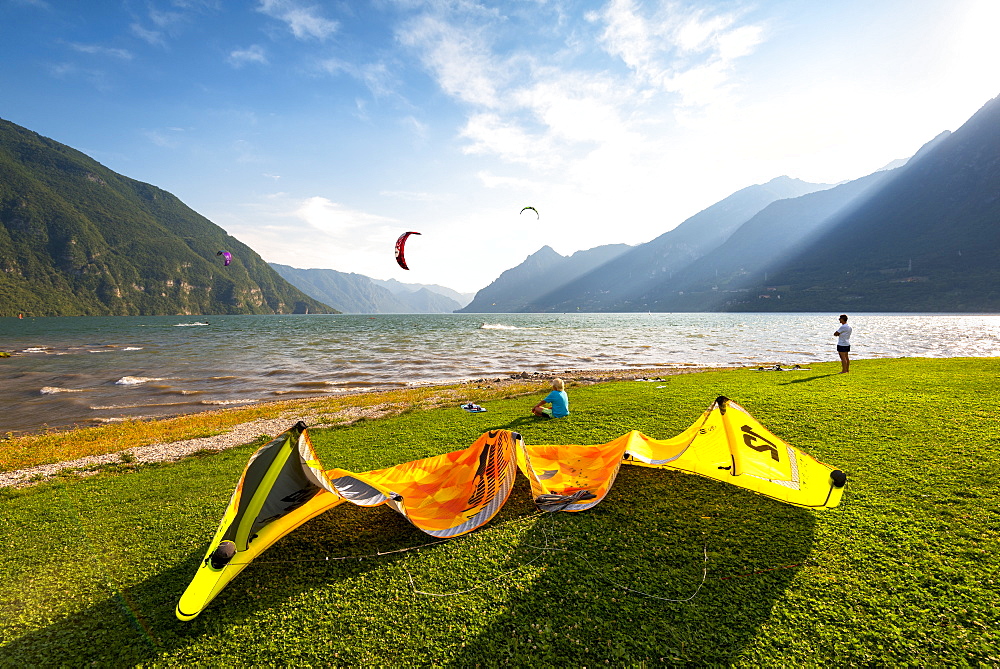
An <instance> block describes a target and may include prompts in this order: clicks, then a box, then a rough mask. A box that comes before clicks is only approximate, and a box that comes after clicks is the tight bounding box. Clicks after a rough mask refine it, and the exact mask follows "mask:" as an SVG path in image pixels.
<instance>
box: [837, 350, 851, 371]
mask: <svg viewBox="0 0 1000 669" xmlns="http://www.w3.org/2000/svg"><path fill="white" fill-rule="evenodd" d="M839 354H840V373H841V374H847V373H848V372H849V371H851V359H850V358H849V357H847V353H846V352H844V351H839Z"/></svg>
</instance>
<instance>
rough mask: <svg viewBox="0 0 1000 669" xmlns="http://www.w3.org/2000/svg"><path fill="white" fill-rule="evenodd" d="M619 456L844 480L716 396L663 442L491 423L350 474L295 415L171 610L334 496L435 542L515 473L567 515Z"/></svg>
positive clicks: (739, 475) (704, 471)
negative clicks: (434, 449) (416, 455)
mask: <svg viewBox="0 0 1000 669" xmlns="http://www.w3.org/2000/svg"><path fill="white" fill-rule="evenodd" d="M622 464H630V465H636V466H640V467H653V468H661V469H663V468H668V469H676V470H679V471H683V472H687V473H691V474H697V475H700V476H704V477H707V478H711V479H715V480H717V481H721V482H725V483H729V484H732V485H735V486H738V487H741V488H744V489H747V490H751V491H753V492H756V493H759V494H762V495H765V496H767V497H770V498H772V499H776V500H778V501H780V502H784V503H787V504H792V505H795V506H800V507H806V508H832V507H835V506H837V505H838V504H839V503H840V500H841V497H842V495H843V491H844V487H845V485H846V481H847V476H846V474H844V472H842V471H841V470H839V469H835V468H833V467H831V466H829V465H826V464H824V463H822V462H820V461H819V460H816V459H815V458H813V457H811V456H809V455H808V454H806V453H805V452H803V451H801V450H799V449H797V448H795V447H793V446H791V445H789V444H787V443H786V442H784V441H783V440H781V439H780V438H779V437H778V436H777V435H775V434H773V433H772V432H770V431H769V430H768V429H767V428H765V427H764V426H763V425H762V424H761V423H759V422H758V421H757V420H756V419H754V418H753V417H752V416H751V415H750V414H749V412H747V411H746V409H744V408H743V407H741V406H740V405H738V404H736V403H735V402H733V401H732V400H730V399H728V398H726V397H722V396H720V397H718V398H717V399H716V400H715V402H713V403H712V405H711V406H710V407H709V408H708V409H707V410H706V411H705V412H704V413H703V414H702V416H701V418H700V419H699V420H697V421H695V422H694V423H693V424H692V425H691V426H690V427H689V428H688V429H687V430H685V431H684V432H682V433H681V434H679V435H677V436H675V437H673V438H671V439H666V440H658V439H653V438H651V437H648V436H646V435H644V434H642V433H641V432H639V431H637V430H633V431H631V432H629V433H628V434H625V435H623V436H621V437H619V438H617V439H615V440H613V441H611V442H608V443H606V444H596V445H578V444H571V445H546V444H542V445H527V444H525V443H524V440H523V439H522V437H521V435H520V434H518V433H517V432H512V431H510V430H503V429H498V430H491V431H489V432H487V433H485V434H483V435H482V436H480V437H479V439H477V440H476V441H475V442H474V443H473V444H472V445H471V446H469V447H468V448H465V449H462V450H459V451H453V452H451V453H445V454H442V455H438V456H434V457H430V458H425V459H422V460H414V461H412V462H406V463H402V464H400V465H396V466H394V467H388V468H386V469H380V470H374V471H369V472H361V473H356V472H350V471H347V470H344V469H336V468H334V469H324V468H323V467H322V465H321V464H320V462H319V459H318V458H317V456H316V453H315V451H314V450H313V447H312V443H311V441H310V438H309V431H308V427H307V426H306V425H305V423H303V422H301V421H300V422H299V423H297V424H296V425H294V426H293V427H292V428H291V429H289V430H288V431H286V432H284V433H282V434H281V435H279V436H278V437H276V438H275V439H274V440H272V441H271V442H270V443H268V444H267V445H265V446H263V447H261V448H260V449H259V450H258V451H257V452H256V453H254V455H253V456H252V457H251V458H250V461H249V462H248V463H247V466H246V468H245V469H244V471H243V475H242V476H241V477H240V480H239V482H238V484H237V486H236V489H235V491H234V492H233V495H232V498H231V499H230V501H229V505H228V507H227V509H226V512H225V514H224V515H223V518H222V521H221V522H220V524H219V528H218V530H217V531H216V534H215V536H214V538H213V539H212V541H211V542H210V543H209V547H208V550H207V552H206V553H205V557H204V559H203V560H202V563H201V565H200V566H199V568H198V571H197V572H196V574H195V577H194V579H193V580H192V582H191V584H190V585H189V586H188V588H187V589H186V590H185V592H184V594H183V595H182V596H181V599H180V601H179V602H178V604H177V610H176V613H177V617H178V618H180V619H181V620H191V619H192V618H194V617H195V616H197V615H198V614H199V613H200V612H201V611H202V610H204V608H205V607H206V606H208V604H209V603H210V602H211V601H212V599H214V598H215V597H216V595H218V594H219V592H220V591H221V590H222V589H223V588H224V587H225V586H226V585H227V584H228V583H229V582H230V581H231V580H232V579H233V578H235V577H236V575H237V574H239V573H240V571H242V570H243V569H244V568H245V567H246V566H247V565H248V564H250V562H251V561H252V560H253V559H254V558H255V557H257V556H258V555H260V554H261V553H263V552H264V551H265V550H267V548H268V547H270V546H271V545H272V544H273V543H274V542H275V541H277V540H278V539H280V538H281V537H283V536H285V535H286V534H288V533H289V532H291V531H293V530H294V529H295V528H297V527H299V526H300V525H302V524H303V523H305V522H306V521H308V520H310V519H311V518H314V517H316V516H318V515H319V514H321V513H323V512H325V511H327V510H329V509H331V508H333V507H335V506H337V505H339V504H342V503H344V502H351V503H352V504H356V505H358V506H378V505H381V504H385V505H387V506H389V507H390V508H392V509H393V510H395V511H396V512H398V513H400V514H401V515H402V516H404V517H405V518H406V519H407V520H408V521H410V523H412V524H413V525H414V526H415V527H417V528H418V529H420V530H422V531H423V532H425V533H427V534H429V535H431V536H433V537H436V538H439V539H447V538H451V537H457V536H460V535H462V534H466V533H468V532H471V531H473V530H475V529H477V528H479V527H481V526H482V525H484V524H486V523H487V522H489V521H490V520H491V519H492V518H493V517H494V516H495V515H496V514H497V512H499V510H500V508H501V507H502V506H503V505H504V503H505V502H506V501H507V497H508V496H509V495H510V492H511V489H512V488H513V485H514V481H515V478H516V476H517V472H518V471H520V472H521V473H522V474H523V475H524V476H525V477H527V478H528V480H529V482H530V484H531V493H532V498H533V499H534V501H535V505H536V507H537V508H538V509H539V510H540V511H542V512H549V513H551V512H557V511H568V512H578V511H584V510H586V509H589V508H592V507H594V506H595V505H597V504H599V503H600V502H601V501H602V500H603V499H604V498H605V497H606V496H607V494H608V491H609V490H610V489H611V486H612V485H613V484H614V481H615V479H616V477H617V475H618V471H619V469H620V467H621V465H622Z"/></svg>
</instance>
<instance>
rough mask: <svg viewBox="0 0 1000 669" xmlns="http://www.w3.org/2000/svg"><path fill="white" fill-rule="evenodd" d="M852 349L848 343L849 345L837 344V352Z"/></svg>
mask: <svg viewBox="0 0 1000 669" xmlns="http://www.w3.org/2000/svg"><path fill="white" fill-rule="evenodd" d="M850 350H851V346H850V344H848V345H847V346H841V345H840V344H837V353H847V352H848V351H850Z"/></svg>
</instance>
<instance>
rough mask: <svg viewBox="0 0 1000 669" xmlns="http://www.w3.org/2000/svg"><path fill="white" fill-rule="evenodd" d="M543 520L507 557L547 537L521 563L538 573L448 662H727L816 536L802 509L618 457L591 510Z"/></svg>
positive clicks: (762, 618) (518, 555)
mask: <svg viewBox="0 0 1000 669" xmlns="http://www.w3.org/2000/svg"><path fill="white" fill-rule="evenodd" d="M542 522H543V523H544V524H543V525H542V526H541V530H542V531H541V532H535V533H533V535H532V536H530V537H529V538H528V539H527V540H526V541H524V542H522V545H521V546H519V548H518V550H517V551H516V552H515V553H514V556H513V557H512V563H515V562H516V561H517V560H518V559H520V560H522V561H527V560H530V559H532V557H534V556H537V555H538V553H539V551H538V548H537V547H538V546H540V545H541V542H542V541H545V542H547V543H548V547H549V548H551V550H546V551H545V555H543V557H542V558H541V560H540V561H539V562H536V563H534V564H533V566H538V565H540V567H541V569H540V572H541V573H540V576H539V577H538V578H537V580H535V581H533V582H532V583H531V585H530V587H529V588H526V589H523V590H519V591H517V594H515V595H514V596H513V597H511V598H510V599H509V600H508V601H507V602H506V607H505V610H504V614H503V615H502V616H501V617H499V618H498V619H496V620H495V622H494V623H493V624H492V625H491V626H490V627H489V628H488V629H486V630H485V631H483V632H481V633H479V634H478V635H476V636H475V637H473V638H468V639H465V640H464V641H465V643H464V644H463V646H464V648H463V649H460V650H459V652H458V653H457V655H455V656H454V657H452V658H448V663H449V664H454V665H456V666H475V665H483V666H491V665H495V664H497V663H499V664H501V665H502V664H512V665H523V664H525V663H529V662H530V663H531V664H535V665H539V666H566V665H578V666H595V665H598V664H601V665H603V664H605V662H607V661H610V663H611V664H613V665H618V666H622V665H635V664H643V665H645V664H649V665H654V664H656V665H658V664H663V663H667V664H677V663H694V664H716V663H722V664H725V663H729V662H732V661H734V660H736V659H737V658H738V657H739V656H740V653H741V651H742V649H743V648H744V647H745V646H746V645H747V644H748V643H749V642H750V641H751V640H752V639H753V638H754V637H755V635H756V634H757V633H758V628H759V627H760V626H761V624H762V623H764V622H765V621H767V620H768V619H769V617H770V614H771V608H772V606H773V604H774V602H775V601H776V600H777V599H778V598H780V597H781V596H782V593H783V592H784V590H785V588H786V587H787V586H788V584H789V583H790V581H791V579H792V578H793V577H794V575H795V573H796V571H797V569H796V568H795V567H796V566H798V565H802V564H803V563H805V562H806V560H807V558H808V556H809V554H810V551H811V548H812V544H813V535H814V518H813V516H812V514H811V513H810V512H809V511H806V510H804V509H799V508H797V507H792V506H788V505H783V504H780V503H778V502H775V501H773V500H770V499H767V498H764V497H761V496H759V495H754V494H752V493H748V492H745V491H743V490H740V489H736V488H733V487H730V486H725V485H720V484H718V483H715V482H712V481H708V480H706V479H703V478H701V477H697V476H691V475H686V474H682V473H678V472H671V471H663V470H650V469H643V468H638V467H627V466H625V467H622V469H621V472H620V473H619V476H618V479H617V481H616V482H615V486H614V488H612V491H611V493H610V494H609V496H608V498H607V499H605V500H604V501H603V502H602V503H601V504H600V505H598V506H597V507H595V508H594V509H591V510H589V511H585V512H581V513H573V514H569V513H563V514H551V515H546V516H543V521H542ZM706 554H707V560H706ZM703 578H704V582H702V579H703ZM689 598H690V600H689V601H669V600H687V599H689ZM491 658H492V659H491Z"/></svg>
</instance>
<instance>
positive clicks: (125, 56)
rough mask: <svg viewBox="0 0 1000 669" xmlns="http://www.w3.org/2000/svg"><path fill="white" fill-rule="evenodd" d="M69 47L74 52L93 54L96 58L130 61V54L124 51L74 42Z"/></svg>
mask: <svg viewBox="0 0 1000 669" xmlns="http://www.w3.org/2000/svg"><path fill="white" fill-rule="evenodd" d="M69 46H70V47H71V48H72V49H73V50H74V51H79V52H80V53H86V54H93V55H97V56H111V57H112V58H119V59H121V60H132V54H131V52H129V51H127V50H126V49H115V48H112V47H106V46H101V45H99V44H79V43H76V42H70V44H69Z"/></svg>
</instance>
